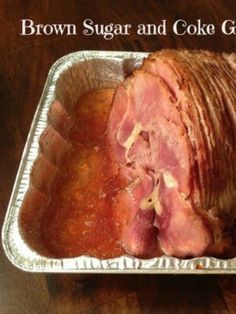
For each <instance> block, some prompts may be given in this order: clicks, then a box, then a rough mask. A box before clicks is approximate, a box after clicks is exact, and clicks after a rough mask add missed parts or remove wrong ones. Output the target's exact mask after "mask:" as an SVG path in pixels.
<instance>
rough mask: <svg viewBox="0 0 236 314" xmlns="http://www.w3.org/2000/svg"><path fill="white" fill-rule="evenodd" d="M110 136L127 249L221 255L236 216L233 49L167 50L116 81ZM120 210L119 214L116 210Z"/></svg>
mask: <svg viewBox="0 0 236 314" xmlns="http://www.w3.org/2000/svg"><path fill="white" fill-rule="evenodd" d="M107 138H108V141H109V144H110V156H111V158H112V159H113V160H115V162H116V163H117V165H118V173H119V176H120V179H121V180H122V181H123V182H124V186H125V188H124V189H122V190H120V192H119V193H118V194H117V196H116V197H115V200H114V215H115V217H116V219H120V220H121V221H122V228H121V234H120V241H121V243H122V245H123V247H124V248H125V249H126V251H127V252H128V253H130V254H131V255H135V256H139V257H149V256H154V255H155V252H156V250H157V249H161V251H162V252H163V253H164V254H167V255H172V256H177V257H192V256H201V255H203V254H211V255H212V254H213V255H220V254H223V253H225V252H226V251H227V250H228V249H229V247H230V246H231V245H232V241H233V227H234V223H235V218H236V208H235V207H236V158H235V154H236V72H235V55H234V54H232V55H227V54H223V55H222V54H215V53H210V52H205V51H187V50H162V51H159V52H156V53H154V54H151V55H150V56H149V57H148V58H147V59H145V60H144V62H143V64H142V66H141V68H140V69H138V70H135V71H134V72H133V73H132V75H131V76H130V77H128V78H126V79H125V80H124V81H123V82H122V83H121V84H120V85H119V86H118V88H117V90H116V93H115V96H114V99H113V105H112V109H111V112H110V116H109V120H108V127H107ZM117 217H118V218H117Z"/></svg>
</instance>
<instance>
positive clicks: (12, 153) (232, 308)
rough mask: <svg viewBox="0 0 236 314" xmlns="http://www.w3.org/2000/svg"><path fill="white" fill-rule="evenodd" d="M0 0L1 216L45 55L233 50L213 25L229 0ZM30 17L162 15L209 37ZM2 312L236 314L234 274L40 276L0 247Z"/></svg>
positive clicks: (142, 19) (149, 19)
mask: <svg viewBox="0 0 236 314" xmlns="http://www.w3.org/2000/svg"><path fill="white" fill-rule="evenodd" d="M191 2H192V3H193V2H194V1H187V0H181V1H157V0H147V1H141V0H140V1H135V0H133V1H123V0H119V1H111V0H106V1H105V0H104V1H89V0H88V1H78V0H77V1H66V0H63V1H47V0H45V1H27V0H21V1H14V0H12V1H7V0H2V1H0V22H1V24H0V52H1V56H0V107H1V110H0V225H2V222H3V219H4V216H5V212H6V208H7V204H8V201H9V197H10V193H11V190H12V186H13V183H14V179H15V175H16V172H17V168H18V165H19V162H20V158H21V154H22V150H23V147H24V143H25V141H26V137H27V133H28V131H29V127H30V124H31V120H32V117H33V114H34V112H35V109H36V106H37V102H38V100H39V98H40V94H41V92H42V88H43V85H44V82H45V79H46V77H47V73H48V70H49V68H50V66H51V65H52V63H53V62H54V61H55V60H57V59H58V58H59V57H61V56H63V55H65V54H67V53H69V52H72V51H77V50H85V49H94V50H130V51H154V50H157V49H160V48H170V47H172V48H177V47H186V48H191V49H193V48H197V49H199V48H202V49H210V50H214V51H235V50H236V36H225V35H223V34H221V32H220V31H219V29H218V28H219V25H220V24H221V23H222V21H223V20H225V19H235V18H236V2H235V1H234V0H232V1H229V0H228V1H223V0H218V1H215V0H208V1H206V0H204V1H201V0H199V1H195V2H194V3H195V4H194V5H193V4H191ZM23 18H30V19H32V20H34V22H35V23H36V24H38V23H43V24H47V23H74V24H76V25H78V29H80V30H81V25H82V22H83V20H84V19H86V18H91V19H93V20H94V22H96V23H103V24H108V23H110V22H113V23H121V24H124V23H131V24H132V25H133V27H135V26H136V25H137V24H139V23H145V24H146V23H158V21H160V20H161V19H167V21H168V23H170V24H171V23H172V22H173V21H174V20H176V19H179V18H183V19H186V20H187V21H188V22H193V21H194V20H196V19H198V18H201V19H202V21H203V22H205V23H214V24H215V25H216V26H217V30H218V31H217V33H216V35H215V36H212V37H211V36H205V37H204V36H202V37H201V36H192V37H191V36H183V37H178V36H175V35H174V34H173V33H171V32H170V33H169V35H168V36H149V37H148V36H142V37H141V36H137V34H136V33H135V32H131V34H130V36H128V37H125V36H123V37H115V38H114V39H113V40H109V41H106V40H105V39H103V38H102V37H101V36H92V37H85V36H83V35H82V34H81V33H80V34H78V35H77V36H46V35H43V36H26V37H22V36H20V35H19V33H20V31H21V27H20V26H21V23H20V20H21V19H23ZM0 313H9V314H14V313H17V314H18V313H29V314H34V313H53V314H54V313H236V277H235V276H233V275H232V276H174V275H168V276H167V275H149V276H144V275H123V276H120V275H119V276H118V275H90V276H89V275H85V276H79V275H40V274H36V275H35V274H30V273H24V272H22V271H20V270H18V269H16V268H15V267H13V266H12V265H11V264H10V262H9V261H8V260H7V258H6V257H5V255H4V253H3V249H2V248H1V246H0Z"/></svg>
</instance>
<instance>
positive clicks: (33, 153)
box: [2, 51, 236, 274]
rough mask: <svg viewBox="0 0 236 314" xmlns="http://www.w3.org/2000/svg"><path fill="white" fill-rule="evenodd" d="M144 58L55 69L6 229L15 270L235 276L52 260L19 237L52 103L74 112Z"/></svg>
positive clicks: (209, 264) (182, 262)
mask: <svg viewBox="0 0 236 314" xmlns="http://www.w3.org/2000/svg"><path fill="white" fill-rule="evenodd" d="M145 56H147V53H135V52H107V51H81V52H75V53H72V54H69V55H66V56H64V57H62V58H61V59H59V60H58V61H57V62H55V63H54V65H53V66H52V68H51V70H50V71H49V74H48V78H47V81H46V84H45V87H44V90H43V93H42V96H41V99H40V102H39V105H38V108H37V110H36V113H35V116H34V119H33V122H32V125H31V128H30V132H29V135H28V139H27V142H26V145H25V148H24V152H23V155H22V159H21V163H20V167H19V170H18V173H17V177H16V181H15V184H14V188H13V192H12V195H11V199H10V202H9V206H8V209H7V213H6V218H5V222H4V225H3V229H2V243H3V247H4V250H5V253H6V255H7V257H8V258H9V260H10V261H11V262H12V263H13V264H14V265H15V266H16V267H18V268H20V269H22V270H25V271H30V272H50V273H122V274H123V273H139V274H141V273H148V274H151V273H168V274H180V273H182V274H189V273H195V274H208V273H222V274H223V273H236V258H233V259H228V260H221V259H217V258H213V257H200V258H194V259H178V258H173V257H168V256H162V257H157V258H152V259H147V260H142V259H138V258H134V257H131V256H128V255H126V256H121V257H118V258H113V259H107V260H101V259H97V258H91V257H89V256H79V257H76V258H58V259H56V258H48V257H45V256H42V255H40V254H39V253H38V252H36V251H34V250H33V249H31V248H30V247H29V245H28V244H27V243H26V241H25V240H24V239H23V238H22V236H21V234H20V226H19V212H20V208H21V205H22V201H23V199H24V196H25V193H26V192H27V189H28V187H29V182H30V172H31V168H32V165H33V163H34V161H35V160H36V158H37V156H38V152H39V138H40V135H41V133H42V132H43V131H44V130H45V128H46V127H47V113H48V110H49V107H50V104H51V103H52V101H53V100H54V99H59V100H60V101H61V102H62V103H65V104H66V106H67V109H70V107H71V106H73V103H74V102H75V101H76V100H77V99H78V97H79V96H80V95H82V94H83V93H85V92H88V91H90V90H91V89H98V88H104V87H115V86H116V85H117V84H118V82H119V81H121V80H122V79H123V78H124V75H125V74H127V73H129V72H131V71H132V70H133V69H134V68H135V67H137V66H139V65H140V64H141V63H142V60H143V58H144V57H145Z"/></svg>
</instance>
